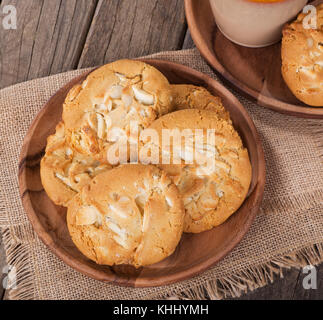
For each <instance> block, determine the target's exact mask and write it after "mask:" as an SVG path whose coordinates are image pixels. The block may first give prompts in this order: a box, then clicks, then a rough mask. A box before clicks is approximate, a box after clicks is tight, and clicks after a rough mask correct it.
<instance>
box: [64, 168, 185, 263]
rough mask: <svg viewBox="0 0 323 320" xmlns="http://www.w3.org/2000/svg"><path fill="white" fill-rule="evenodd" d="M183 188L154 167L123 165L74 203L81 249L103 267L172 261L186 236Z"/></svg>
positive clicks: (72, 221) (71, 215)
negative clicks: (179, 190)
mask: <svg viewBox="0 0 323 320" xmlns="http://www.w3.org/2000/svg"><path fill="white" fill-rule="evenodd" d="M183 218H184V208H183V203H182V199H181V197H180V194H179V192H178V189H177V187H176V186H175V184H174V183H173V182H172V180H171V179H170V178H169V177H168V176H167V175H166V174H165V173H164V172H163V171H161V170H160V169H158V168H157V167H154V166H144V165H131V164H130V165H123V166H120V167H118V168H116V169H113V170H110V171H108V172H105V173H103V174H101V175H99V176H97V177H96V178H94V179H93V180H92V182H91V183H90V184H89V185H88V186H86V187H84V188H83V189H82V191H81V192H80V193H79V194H78V195H77V196H76V197H75V198H74V199H73V200H72V202H71V204H70V206H69V208H68V213H67V224H68V228H69V231H70V234H71V237H72V239H73V241H74V243H75V245H76V246H77V247H78V249H79V250H80V251H81V252H82V253H83V254H84V255H85V256H87V257H88V258H89V259H91V260H93V261H95V262H96V263H98V264H101V265H110V266H112V265H120V264H130V265H134V266H136V267H140V266H146V265H151V264H154V263H157V262H159V261H161V260H163V259H165V258H166V257H168V256H170V255H171V254H172V253H173V252H174V251H175V248H176V247H177V245H178V243H179V241H180V238H181V235H182V232H183Z"/></svg>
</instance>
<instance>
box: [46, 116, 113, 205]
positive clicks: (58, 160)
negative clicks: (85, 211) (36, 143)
mask: <svg viewBox="0 0 323 320" xmlns="http://www.w3.org/2000/svg"><path fill="white" fill-rule="evenodd" d="M110 169H111V166H110V165H107V164H101V163H100V162H98V161H96V160H93V159H92V158H90V157H88V156H84V155H82V154H80V153H78V152H76V151H74V150H73V149H71V148H70V147H69V146H68V144H67V142H66V139H65V135H64V124H63V123H62V122H61V123H60V124H59V125H58V126H57V128H56V133H55V134H54V135H52V136H50V137H49V138H48V143H47V148H46V154H45V156H44V158H43V159H42V161H41V166H40V174H41V180H42V184H43V186H44V189H45V191H46V193H47V194H48V196H49V198H50V199H51V200H52V201H53V202H54V203H55V204H57V205H60V206H65V207H66V206H67V205H68V203H69V202H70V201H71V199H72V198H73V197H74V196H75V195H76V194H77V193H78V192H80V190H81V189H82V187H83V186H85V185H86V184H88V183H89V182H90V181H91V180H92V179H93V177H95V176H96V175H97V174H99V173H101V172H103V171H106V170H110Z"/></svg>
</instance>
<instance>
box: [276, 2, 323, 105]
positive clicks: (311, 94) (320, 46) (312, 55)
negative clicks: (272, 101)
mask: <svg viewBox="0 0 323 320" xmlns="http://www.w3.org/2000/svg"><path fill="white" fill-rule="evenodd" d="M305 16H306V15H305V14H303V13H301V14H300V15H299V16H298V18H297V20H296V21H294V22H292V23H290V24H287V25H286V26H285V28H284V30H283V42H282V60H283V66H282V75H283V77H284V79H285V82H286V84H287V85H288V87H289V88H290V90H291V91H292V92H293V93H294V95H295V96H296V97H297V98H298V99H299V100H301V101H303V102H304V103H306V104H308V105H310V106H314V107H322V106H323V4H320V5H319V6H318V7H317V29H316V30H314V29H311V28H310V29H305V28H304V26H303V20H304V18H305Z"/></svg>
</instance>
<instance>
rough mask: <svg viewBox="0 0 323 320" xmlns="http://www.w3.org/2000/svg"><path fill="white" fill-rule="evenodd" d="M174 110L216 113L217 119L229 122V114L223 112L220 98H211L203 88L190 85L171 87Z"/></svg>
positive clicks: (225, 111)
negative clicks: (198, 110)
mask: <svg viewBox="0 0 323 320" xmlns="http://www.w3.org/2000/svg"><path fill="white" fill-rule="evenodd" d="M172 92H173V98H174V109H175V110H176V111H178V110H185V109H200V110H210V111H214V112H216V113H217V115H218V116H219V118H221V119H224V120H227V121H229V122H231V119H230V114H229V112H228V111H227V110H225V108H224V106H223V104H222V101H221V98H220V97H215V96H213V95H212V94H211V93H210V92H209V91H208V90H206V89H205V88H203V87H197V86H194V85H190V84H178V85H172Z"/></svg>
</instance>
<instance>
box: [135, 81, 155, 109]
mask: <svg viewBox="0 0 323 320" xmlns="http://www.w3.org/2000/svg"><path fill="white" fill-rule="evenodd" d="M132 90H133V93H134V95H135V97H136V99H137V100H138V101H139V102H141V103H142V104H144V105H147V106H149V105H153V104H154V103H155V98H154V96H153V95H151V94H149V93H148V92H146V91H144V90H142V89H139V88H137V87H136V86H132Z"/></svg>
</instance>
